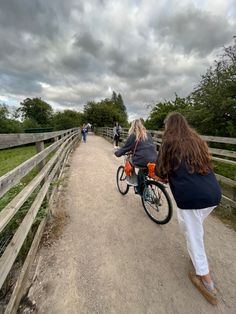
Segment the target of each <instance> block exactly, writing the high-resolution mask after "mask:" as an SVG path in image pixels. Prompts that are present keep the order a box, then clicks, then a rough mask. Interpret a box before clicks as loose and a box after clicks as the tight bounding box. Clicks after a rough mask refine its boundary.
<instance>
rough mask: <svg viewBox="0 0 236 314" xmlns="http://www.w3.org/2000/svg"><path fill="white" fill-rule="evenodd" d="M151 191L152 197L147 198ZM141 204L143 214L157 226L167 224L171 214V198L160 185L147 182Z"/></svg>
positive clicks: (150, 181) (154, 182)
mask: <svg viewBox="0 0 236 314" xmlns="http://www.w3.org/2000/svg"><path fill="white" fill-rule="evenodd" d="M150 191H152V193H151V194H152V195H151V196H148V193H149V194H150ZM142 204H143V208H144V210H145V212H146V213H147V215H148V216H149V218H151V220H152V221H154V222H155V223H157V224H160V225H164V224H166V223H168V222H169V221H170V219H171V217H172V214H173V206H172V202H171V198H170V196H169V194H168V192H167V191H166V188H165V186H163V185H162V184H161V183H159V182H156V181H152V180H147V181H146V183H145V187H144V189H143V193H142Z"/></svg>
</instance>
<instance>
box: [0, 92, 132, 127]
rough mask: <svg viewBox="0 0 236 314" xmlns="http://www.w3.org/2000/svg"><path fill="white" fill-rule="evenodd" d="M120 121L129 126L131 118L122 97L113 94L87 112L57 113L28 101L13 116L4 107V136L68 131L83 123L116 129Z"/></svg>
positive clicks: (0, 110) (0, 114)
mask: <svg viewBox="0 0 236 314" xmlns="http://www.w3.org/2000/svg"><path fill="white" fill-rule="evenodd" d="M116 121H118V122H119V123H120V124H122V125H123V126H124V127H125V126H128V115H127V111H126V107H125V105H124V102H123V99H122V96H121V94H119V93H118V94H117V93H116V92H114V91H113V93H112V96H111V98H105V99H103V100H101V101H99V102H94V101H90V102H88V103H87V104H86V105H85V106H84V109H83V112H78V111H75V110H69V109H66V110H63V111H58V112H55V111H54V110H53V108H52V107H51V105H50V104H48V103H47V102H45V101H43V100H42V99H41V98H32V99H31V98H26V99H25V100H24V101H23V102H21V103H20V106H19V107H18V108H15V109H14V110H13V112H12V111H11V110H10V107H8V106H6V105H4V104H0V133H20V132H25V131H27V130H32V129H42V128H47V129H48V128H50V129H53V130H65V129H70V128H74V127H80V126H81V125H82V124H83V123H90V124H91V125H93V126H113V125H114V123H115V122H116Z"/></svg>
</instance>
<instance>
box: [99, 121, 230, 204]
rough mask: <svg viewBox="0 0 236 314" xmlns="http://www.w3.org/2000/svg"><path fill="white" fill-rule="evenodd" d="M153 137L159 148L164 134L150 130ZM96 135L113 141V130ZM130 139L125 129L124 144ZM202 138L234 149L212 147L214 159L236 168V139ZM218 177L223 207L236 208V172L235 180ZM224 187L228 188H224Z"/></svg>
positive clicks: (123, 132) (105, 129) (104, 130)
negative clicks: (221, 190) (221, 189)
mask: <svg viewBox="0 0 236 314" xmlns="http://www.w3.org/2000/svg"><path fill="white" fill-rule="evenodd" d="M148 132H149V133H151V135H152V137H153V141H154V144H155V145H156V146H157V150H158V147H159V146H160V145H161V141H162V134H163V132H161V131H154V130H148ZM95 133H97V134H99V135H102V136H103V137H105V138H106V139H108V140H109V141H113V128H108V127H103V128H96V130H95ZM127 137H128V129H123V130H122V133H121V139H122V141H123V142H124V141H125V140H126V138H127ZM202 138H203V139H204V140H205V141H206V142H207V143H208V144H209V146H211V143H221V144H225V145H227V144H228V146H229V144H230V146H232V147H234V150H233V149H232V150H230V149H218V148H212V147H210V148H209V149H210V152H211V154H212V159H213V160H215V161H218V162H221V163H223V164H230V165H234V166H235V167H236V150H235V147H236V138H229V137H214V136H202ZM216 177H217V179H218V181H219V182H220V184H221V185H222V188H223V196H222V205H224V206H227V207H232V208H236V171H235V173H234V179H230V178H227V177H225V176H222V175H220V174H217V173H216ZM224 186H225V187H226V188H224Z"/></svg>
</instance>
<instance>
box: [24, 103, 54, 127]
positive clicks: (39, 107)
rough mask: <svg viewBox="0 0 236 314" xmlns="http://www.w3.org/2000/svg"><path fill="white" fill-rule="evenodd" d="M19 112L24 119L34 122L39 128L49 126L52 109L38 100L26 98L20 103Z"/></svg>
mask: <svg viewBox="0 0 236 314" xmlns="http://www.w3.org/2000/svg"><path fill="white" fill-rule="evenodd" d="M20 105H21V107H20V109H19V111H20V112H21V114H22V116H23V117H24V118H25V119H30V120H31V121H35V122H36V123H37V125H39V126H41V127H46V126H50V121H51V118H52V115H53V109H52V107H51V106H50V105H49V104H48V103H46V102H45V101H43V100H41V99H40V98H33V99H31V98H26V99H25V100H24V101H23V102H21V103H20Z"/></svg>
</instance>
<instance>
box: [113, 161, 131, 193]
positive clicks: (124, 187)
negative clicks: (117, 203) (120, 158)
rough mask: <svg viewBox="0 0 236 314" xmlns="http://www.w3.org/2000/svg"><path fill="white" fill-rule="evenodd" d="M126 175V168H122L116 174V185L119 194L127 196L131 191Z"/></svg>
mask: <svg viewBox="0 0 236 314" xmlns="http://www.w3.org/2000/svg"><path fill="white" fill-rule="evenodd" d="M125 179H126V174H125V168H124V166H120V167H119V168H118V169H117V172H116V184H117V188H118V190H119V192H120V193H121V194H122V195H125V194H127V193H128V191H129V185H128V184H127V183H126V180H125Z"/></svg>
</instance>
